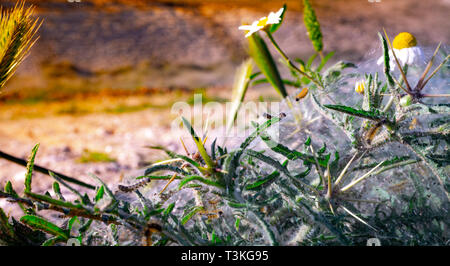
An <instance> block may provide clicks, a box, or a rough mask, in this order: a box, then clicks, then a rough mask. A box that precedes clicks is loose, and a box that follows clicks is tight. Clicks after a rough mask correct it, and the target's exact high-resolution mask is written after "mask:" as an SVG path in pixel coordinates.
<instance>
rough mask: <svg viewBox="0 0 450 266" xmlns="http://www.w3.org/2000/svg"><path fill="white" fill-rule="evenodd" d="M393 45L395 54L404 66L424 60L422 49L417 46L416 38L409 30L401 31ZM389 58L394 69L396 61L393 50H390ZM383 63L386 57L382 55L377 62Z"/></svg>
mask: <svg viewBox="0 0 450 266" xmlns="http://www.w3.org/2000/svg"><path fill="white" fill-rule="evenodd" d="M392 46H393V50H394V52H395V55H396V56H397V59H398V61H399V62H400V64H401V65H402V66H404V65H405V64H408V65H411V64H414V63H418V62H420V61H421V60H423V53H422V49H421V48H420V47H418V46H417V41H416V38H415V37H414V35H412V34H411V33H409V32H401V33H399V34H398V35H397V36H396V37H395V39H394V41H393V42H392ZM389 58H390V66H391V69H392V70H394V69H395V65H396V63H395V58H394V55H393V54H392V51H391V50H389ZM383 63H384V57H383V56H381V57H380V58H379V59H378V61H377V64H378V65H381V64H383Z"/></svg>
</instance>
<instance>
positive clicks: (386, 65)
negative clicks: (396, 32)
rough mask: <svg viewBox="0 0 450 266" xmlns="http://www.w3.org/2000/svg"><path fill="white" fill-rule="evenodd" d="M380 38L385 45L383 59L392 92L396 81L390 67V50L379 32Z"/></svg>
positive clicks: (385, 73)
mask: <svg viewBox="0 0 450 266" xmlns="http://www.w3.org/2000/svg"><path fill="white" fill-rule="evenodd" d="M378 37H379V38H380V41H381V43H382V45H383V58H384V75H385V76H386V80H387V81H388V84H389V87H390V88H391V90H392V89H393V88H394V87H395V82H394V79H393V78H392V76H391V74H390V71H391V68H390V66H389V63H390V59H389V48H388V44H387V41H386V39H385V38H384V37H383V35H382V34H381V33H379V32H378Z"/></svg>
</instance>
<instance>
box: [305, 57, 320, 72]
mask: <svg viewBox="0 0 450 266" xmlns="http://www.w3.org/2000/svg"><path fill="white" fill-rule="evenodd" d="M316 58H317V53H314V54H313V55H312V56H310V57H309V59H308V62H306V67H307V68H308V69H311V66H312V63H313V62H314V59H316ZM303 65H304V64H303ZM318 71H320V70H318Z"/></svg>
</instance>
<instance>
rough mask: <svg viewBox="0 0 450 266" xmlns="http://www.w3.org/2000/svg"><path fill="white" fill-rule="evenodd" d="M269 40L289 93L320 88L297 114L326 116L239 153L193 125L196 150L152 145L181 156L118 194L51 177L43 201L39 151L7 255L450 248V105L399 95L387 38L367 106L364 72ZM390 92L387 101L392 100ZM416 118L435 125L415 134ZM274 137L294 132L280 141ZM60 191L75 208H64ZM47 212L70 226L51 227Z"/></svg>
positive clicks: (258, 139)
mask: <svg viewBox="0 0 450 266" xmlns="http://www.w3.org/2000/svg"><path fill="white" fill-rule="evenodd" d="M310 8H311V7H310ZM279 26H280V25H277V26H276V27H275V28H278V27H279ZM270 29H272V27H271V28H270ZM316 29H317V28H316ZM255 36H256V35H255ZM310 36H318V35H317V34H310ZM320 36H321V35H320ZM268 37H269V39H270V41H271V42H272V43H273V44H274V45H276V47H275V48H276V49H277V50H278V51H279V52H280V54H281V56H282V58H283V59H284V60H285V61H286V63H287V66H288V67H289V69H290V70H291V71H292V72H291V73H292V75H293V77H294V79H296V81H295V82H293V83H290V84H291V85H292V84H299V83H303V84H306V85H308V86H309V88H310V90H309V92H308V95H307V96H306V97H304V98H302V99H301V101H299V103H298V104H296V105H298V107H299V108H300V109H301V110H306V109H307V110H310V109H314V110H315V113H314V115H318V116H316V117H314V118H312V117H311V115H305V116H303V117H302V119H303V120H304V121H305V123H302V125H303V127H302V128H301V129H300V130H296V129H295V128H292V126H291V125H290V123H289V122H290V121H292V120H293V119H294V118H293V115H292V114H291V113H289V112H291V111H292V109H291V107H292V106H290V107H289V108H287V109H286V110H287V111H286V112H287V113H288V115H287V116H286V117H283V116H276V115H272V116H271V117H270V118H267V119H266V120H265V121H262V122H260V123H256V122H254V123H253V126H254V128H255V129H254V132H253V133H252V134H250V135H249V136H248V137H247V138H246V139H245V140H244V141H243V142H242V143H240V145H239V146H238V147H236V148H233V149H230V148H229V147H224V146H219V145H217V144H216V141H215V140H214V141H212V143H210V144H209V145H206V138H203V139H202V138H200V137H199V135H198V134H197V132H196V131H195V129H194V128H193V127H192V126H191V124H190V122H189V121H188V120H186V119H184V118H183V119H182V120H183V124H184V126H185V127H186V129H187V131H188V132H189V133H190V135H191V137H192V141H193V142H194V143H195V146H196V149H197V151H196V152H195V153H192V154H191V153H189V152H187V154H186V155H182V154H176V153H174V152H172V151H169V150H167V149H166V148H164V147H152V148H154V149H158V150H162V151H164V152H166V153H167V155H168V156H169V157H170V158H169V159H168V160H166V161H163V162H159V163H156V164H154V165H152V166H150V167H149V168H147V169H146V171H145V173H144V175H143V176H140V177H136V182H135V183H133V184H131V185H119V186H118V187H117V189H116V190H114V189H113V188H111V187H109V186H108V185H106V184H105V183H103V182H102V181H101V180H100V179H99V178H98V177H96V176H94V175H92V176H91V177H92V178H93V180H94V181H95V182H96V183H97V185H95V186H93V185H91V184H86V183H84V182H81V181H79V180H77V179H75V178H70V177H65V176H60V175H59V174H55V173H53V172H51V171H50V172H47V173H48V174H49V175H50V176H51V177H52V178H54V179H55V182H54V185H53V192H47V193H42V194H39V193H35V192H33V189H32V180H33V171H34V170H36V169H41V170H42V168H37V167H36V166H35V165H34V158H35V156H36V153H37V149H38V146H36V147H35V148H34V149H33V151H32V154H31V156H30V159H29V160H28V163H27V174H26V178H25V191H24V192H23V193H22V195H19V194H18V193H16V192H15V191H14V189H13V187H12V185H11V183H10V182H8V183H7V184H6V187H5V189H4V191H0V197H1V198H6V199H7V200H8V201H10V202H13V203H17V204H18V206H19V207H21V208H22V210H23V211H24V216H23V217H22V218H21V219H20V221H16V220H15V219H14V218H9V217H7V216H6V214H5V213H4V212H3V211H2V210H1V209H0V240H1V241H2V244H7V245H60V244H62V245H65V244H67V243H68V241H69V240H71V239H75V240H77V241H79V243H80V244H82V245H155V246H157V245H366V241H367V239H368V238H373V237H377V238H379V239H380V241H381V244H382V245H448V241H449V239H450V237H449V235H448V223H449V221H450V219H449V214H448V207H449V204H448V203H449V201H448V190H449V185H448V172H449V171H448V165H449V161H450V157H449V153H448V140H449V138H448V135H449V123H450V121H449V119H448V117H449V116H448V114H449V106H448V104H426V103H422V101H423V99H424V98H426V96H424V95H423V93H420V94H418V93H411V94H409V93H408V95H409V96H411V97H413V99H410V100H409V101H407V100H402V99H403V98H404V97H405V96H408V95H406V94H404V93H402V91H403V92H405V91H404V90H403V89H404V88H405V87H403V89H402V86H405V85H404V84H406V83H407V77H406V74H407V73H405V72H406V68H404V71H403V72H402V73H401V75H402V79H400V80H397V79H395V78H394V77H393V73H392V71H391V70H390V66H389V62H390V61H389V60H390V58H389V52H388V51H389V50H388V49H389V48H388V46H389V44H388V41H387V40H386V39H385V38H383V37H382V36H381V35H380V40H381V43H382V46H383V49H384V58H385V66H384V77H385V78H384V80H383V79H381V78H380V77H379V75H378V74H374V75H372V74H367V75H366V76H365V84H364V87H365V89H364V96H363V97H362V99H361V100H360V101H355V103H354V104H352V105H350V104H346V103H345V101H343V99H345V97H342V96H341V97H339V95H340V94H342V92H341V91H340V88H341V87H343V86H344V84H345V82H346V81H347V80H348V79H349V78H351V77H353V76H355V74H354V73H351V74H350V75H347V74H346V73H345V72H344V71H345V70H346V69H347V68H349V67H354V65H353V64H350V63H345V62H338V63H337V64H335V65H334V66H331V67H329V68H328V69H326V70H325V71H322V68H323V67H324V60H322V61H321V63H320V64H319V66H318V67H312V65H313V64H312V63H313V61H314V59H315V57H311V58H310V59H309V60H308V62H307V63H304V62H303V61H302V60H295V62H297V63H298V64H300V66H296V65H295V64H294V62H293V61H291V60H289V58H288V57H287V55H286V54H284V53H283V52H282V50H281V48H280V47H278V45H277V44H276V42H275V40H274V39H273V37H272V36H270V32H269V34H268ZM262 40H263V39H262V38H260V39H259V41H258V42H259V43H260V44H261V43H262V42H261V41H262ZM313 43H314V42H313ZM255 47H256V46H255ZM258 47H259V48H258ZM258 47H256V48H257V49H261V47H263V46H258ZM266 48H267V47H266ZM264 49H265V48H264ZM261 54H262V55H263V56H264V55H265V56H267V53H265V52H262V53H261ZM255 55H256V56H259V55H257V54H255ZM326 57H327V56H326ZM326 57H324V58H326ZM266 59H267V58H266ZM256 60H258V59H256ZM256 60H255V61H256ZM269 61H270V60H269ZM269 61H266V62H269ZM272 61H273V60H272ZM257 65H258V64H257ZM441 65H443V64H441ZM258 67H260V66H259V65H258ZM399 67H400V66H399ZM430 67H431V66H430ZM430 67H427V69H430ZM439 68H440V67H438V68H437V70H436V71H433V73H432V75H434V73H437V71H439ZM276 69H277V68H276V66H272V68H270V69H269V70H265V71H263V70H261V72H263V74H264V75H265V76H266V80H265V81H261V82H269V83H271V84H272V86H274V87H275V88H276V89H277V90H279V91H280V92H282V91H283V90H282V89H280V88H282V87H284V85H280V84H288V83H287V82H284V81H282V83H279V82H270V81H269V80H270V79H271V78H274V77H276V76H277V75H276V74H274V73H275V71H278V70H276ZM251 71H252V67H251V66H250V65H249V63H248V62H247V63H245V64H243V66H242V68H241V71H240V72H239V78H237V79H236V86H235V88H236V91H237V92H239V93H237V94H235V95H234V98H235V99H237V100H236V101H237V102H238V103H240V102H242V100H243V97H242V95H243V94H244V93H245V91H246V90H247V88H248V86H249V84H250V83H249V82H250V80H252V78H253V77H255V76H254V75H252V74H251ZM423 76H426V73H425V75H423ZM424 80H425V79H422V84H423V81H424ZM274 84H275V85H274ZM277 86H278V87H277ZM418 88H421V89H420V91H421V90H422V89H424V87H423V86H419V87H418ZM408 90H409V92H413V90H410V88H408ZM285 93H286V95H287V96H288V94H287V90H285ZM236 95H237V96H236ZM386 95H388V96H390V98H389V99H388V100H387V101H384V99H383V98H384V96H386ZM355 97H357V96H355ZM414 97H415V98H414ZM291 105H292V103H291ZM294 107H297V106H294ZM302 108H303V109H302ZM234 109H239V104H236V105H235V108H234ZM417 117H419V119H421V120H422V121H423V122H422V123H424V124H426V125H425V126H423V127H420V128H417V129H416V128H412V129H410V128H411V124H410V120H411V119H413V118H417ZM274 126H279V130H280V131H282V133H286V134H281V135H282V136H283V137H282V138H280V139H275V138H273V136H272V135H271V133H270V129H271V128H273V127H274ZM397 144H399V145H400V147H396V146H395V145H397ZM394 150H395V151H397V154H394V153H393V151H394ZM41 172H45V171H41ZM160 181H165V182H168V183H169V182H176V183H177V185H176V186H175V187H173V186H172V187H167V186H166V187H165V188H164V189H163V190H162V191H161V192H160V193H159V194H156V195H155V194H154V193H153V191H152V190H148V189H147V187H146V186H147V185H148V184H149V183H150V184H151V183H154V182H160ZM60 186H65V187H66V188H67V189H69V190H70V191H71V192H72V193H73V195H74V196H75V197H76V199H75V200H73V201H69V200H66V197H67V196H66V195H62V193H61V189H60ZM74 186H82V187H84V188H87V189H90V191H91V192H92V193H91V192H89V193H83V194H82V193H80V192H79V190H78V189H77V188H76V187H74ZM405 186H406V188H404V187H405ZM166 188H167V189H166ZM396 191H398V192H396ZM41 210H51V211H53V212H58V213H60V214H62V215H63V218H61V220H59V221H57V222H58V223H57V222H56V221H51V220H49V219H48V218H45V217H44V216H43V215H41V214H40V211H41ZM10 220H12V222H11V221H10ZM58 224H59V225H58ZM121 232H127V233H128V234H126V236H127V237H125V238H124V237H121V235H122V234H121Z"/></svg>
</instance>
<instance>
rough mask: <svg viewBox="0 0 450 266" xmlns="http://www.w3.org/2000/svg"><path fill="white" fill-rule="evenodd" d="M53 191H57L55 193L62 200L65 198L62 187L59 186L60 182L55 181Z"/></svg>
mask: <svg viewBox="0 0 450 266" xmlns="http://www.w3.org/2000/svg"><path fill="white" fill-rule="evenodd" d="M53 191H54V192H55V194H56V195H57V196H58V198H59V199H60V200H65V199H64V196H63V195H62V193H61V188H60V187H59V183H58V182H56V181H55V182H53Z"/></svg>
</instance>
